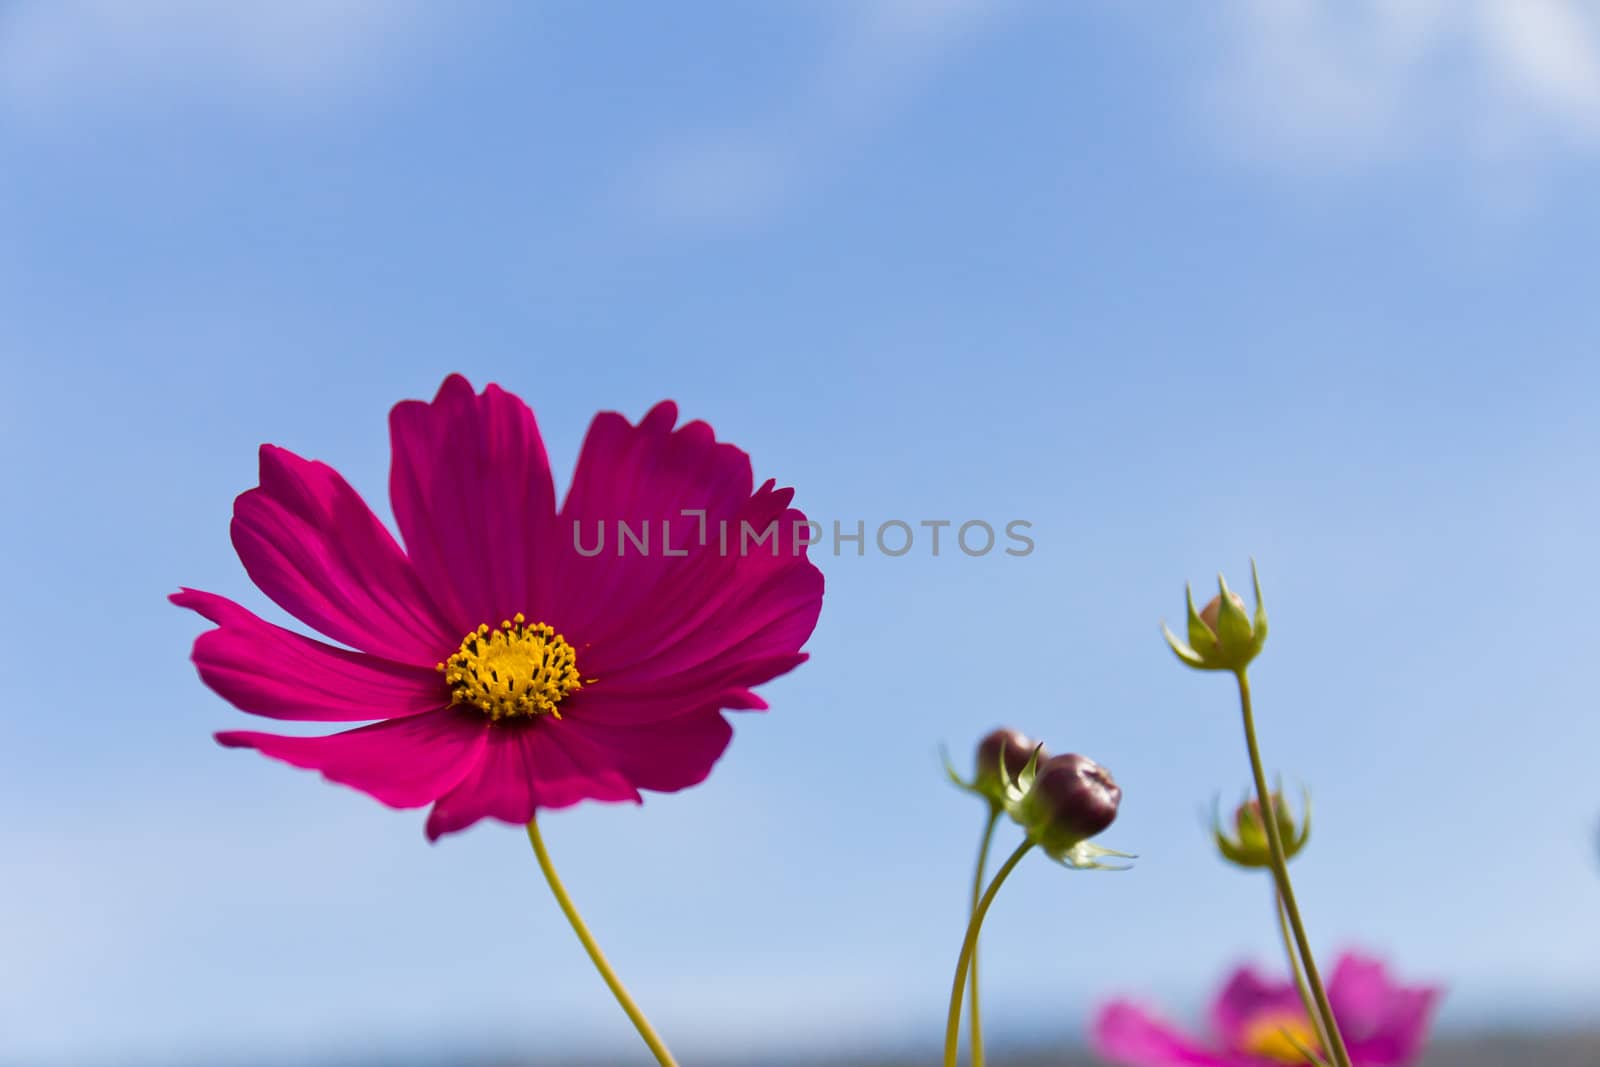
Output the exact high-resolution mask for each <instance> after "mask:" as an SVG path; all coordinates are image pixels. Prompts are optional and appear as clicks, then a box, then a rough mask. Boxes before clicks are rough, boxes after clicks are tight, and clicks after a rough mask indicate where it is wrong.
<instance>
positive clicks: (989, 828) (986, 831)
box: [967, 803, 1000, 1067]
mask: <svg viewBox="0 0 1600 1067" xmlns="http://www.w3.org/2000/svg"><path fill="white" fill-rule="evenodd" d="M999 821H1000V806H999V805H998V804H993V803H991V804H990V805H989V821H988V822H987V823H985V824H984V827H983V840H982V842H981V843H979V845H978V867H977V870H976V871H975V872H973V875H972V911H973V912H976V911H977V910H978V901H979V900H981V899H982V898H983V873H984V868H985V867H987V866H988V865H989V845H990V843H991V842H992V841H993V840H994V828H995V824H996V823H998V822H999ZM968 971H969V978H970V981H969V982H968V988H967V998H968V1001H969V1004H968V1012H969V1014H968V1019H969V1022H968V1029H967V1040H968V1042H969V1043H970V1045H971V1049H972V1051H971V1053H970V1055H969V1056H968V1060H969V1062H970V1063H971V1064H972V1067H983V1021H982V1019H981V1018H980V1015H981V1013H980V1012H979V1010H978V942H977V939H976V938H974V939H973V942H972V960H971V962H970V963H969V964H968Z"/></svg>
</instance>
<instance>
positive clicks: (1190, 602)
mask: <svg viewBox="0 0 1600 1067" xmlns="http://www.w3.org/2000/svg"><path fill="white" fill-rule="evenodd" d="M1183 601H1184V607H1185V608H1186V609H1187V611H1188V613H1189V647H1190V649H1192V650H1194V651H1195V652H1197V653H1200V654H1202V655H1204V654H1205V653H1208V652H1211V651H1214V650H1215V649H1216V647H1217V635H1216V634H1215V633H1213V632H1212V629H1211V627H1209V626H1207V625H1206V620H1204V619H1202V618H1201V617H1200V613H1199V612H1198V611H1196V610H1195V609H1194V590H1193V589H1192V588H1190V587H1189V586H1188V585H1185V586H1184V587H1183Z"/></svg>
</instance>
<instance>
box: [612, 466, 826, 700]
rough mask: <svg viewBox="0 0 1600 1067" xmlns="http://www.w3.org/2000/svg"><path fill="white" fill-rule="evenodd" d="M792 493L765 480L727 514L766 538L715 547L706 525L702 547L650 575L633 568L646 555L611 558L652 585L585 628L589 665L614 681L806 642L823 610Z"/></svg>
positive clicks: (734, 537) (635, 579)
mask: <svg viewBox="0 0 1600 1067" xmlns="http://www.w3.org/2000/svg"><path fill="white" fill-rule="evenodd" d="M791 495H792V493H791V492H790V491H788V490H776V489H774V488H773V487H772V483H771V482H768V483H767V484H766V485H764V486H763V487H762V488H761V489H760V490H759V491H758V492H757V493H756V495H755V496H753V497H751V498H750V499H749V500H748V501H746V502H745V503H744V504H743V505H742V506H741V507H740V508H739V510H738V511H737V512H736V513H735V515H734V516H733V518H732V520H730V521H731V522H732V523H733V527H732V528H733V529H734V530H736V531H742V530H743V529H744V528H745V525H746V524H748V525H749V527H750V528H752V529H755V530H758V531H762V532H766V531H768V530H770V531H771V532H772V541H771V542H769V544H770V545H771V546H772V547H768V546H767V545H761V546H757V545H755V544H753V543H749V544H745V545H741V544H740V541H739V534H738V533H737V532H736V533H732V534H730V538H729V543H728V545H727V547H726V551H724V548H723V545H722V544H721V539H720V536H719V535H716V534H713V535H711V537H710V544H708V545H707V546H706V547H705V549H703V550H700V551H699V552H697V553H696V554H694V555H691V556H690V557H689V558H687V559H682V560H668V561H667V562H668V563H669V564H672V565H671V566H669V567H667V568H665V569H664V570H663V571H662V573H661V574H659V575H652V574H650V573H647V572H646V571H644V570H643V569H642V566H641V565H642V564H644V563H647V562H652V561H647V560H634V559H631V558H624V559H620V560H616V561H614V566H615V567H619V568H632V571H631V576H630V578H629V582H630V583H631V584H633V585H634V586H635V587H637V588H649V589H651V593H650V596H649V597H648V598H646V599H644V600H642V601H640V602H639V604H638V605H637V606H636V608H635V609H634V610H632V611H624V610H623V609H622V608H621V607H620V606H619V607H618V609H617V611H616V613H615V614H614V615H612V616H611V617H610V619H609V620H608V621H609V626H608V627H607V628H605V629H604V630H601V631H597V632H595V633H592V634H590V635H589V636H590V638H591V639H592V641H593V643H594V645H595V648H596V655H595V656H593V657H591V660H590V663H591V664H592V668H593V670H594V672H595V673H596V674H598V675H600V676H602V677H608V678H610V679H612V680H613V681H619V682H620V681H631V680H636V679H660V678H665V677H668V676H671V675H675V674H679V673H681V672H683V671H686V670H692V669H695V668H697V667H700V666H704V665H708V664H714V665H715V666H716V667H717V669H726V668H727V667H728V666H729V664H730V662H731V661H736V660H741V659H756V658H764V657H768V656H774V655H779V654H786V653H793V652H795V651H797V650H798V649H799V648H800V647H801V646H802V645H803V644H805V642H806V640H807V639H809V638H810V636H811V631H812V630H813V629H814V628H815V627H816V622H817V616H818V614H819V613H820V612H821V610H822V593H823V579H822V572H821V571H819V570H817V568H816V566H815V565H814V564H812V563H811V561H810V560H809V559H808V558H807V557H806V554H805V545H804V542H803V539H802V538H801V537H799V536H798V532H799V531H802V530H803V529H804V523H805V516H804V515H803V514H802V513H801V512H799V511H796V510H794V509H791V508H788V507H787V505H788V501H789V498H790V497H791ZM772 548H776V552H774V551H773V550H772ZM651 582H654V583H655V584H654V586H653V587H652V586H651V585H650V583H651Z"/></svg>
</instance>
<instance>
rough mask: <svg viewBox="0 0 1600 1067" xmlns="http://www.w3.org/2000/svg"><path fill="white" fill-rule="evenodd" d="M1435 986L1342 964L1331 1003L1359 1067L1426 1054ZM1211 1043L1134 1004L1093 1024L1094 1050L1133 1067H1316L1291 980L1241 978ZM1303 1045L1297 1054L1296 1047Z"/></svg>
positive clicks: (1390, 1065)
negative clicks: (1308, 1054)
mask: <svg viewBox="0 0 1600 1067" xmlns="http://www.w3.org/2000/svg"><path fill="white" fill-rule="evenodd" d="M1440 995H1441V990H1440V989H1439V988H1438V987H1436V986H1401V985H1398V984H1396V983H1395V982H1393V981H1391V980H1390V978H1389V975H1388V972H1387V971H1386V970H1385V968H1384V966H1383V964H1382V963H1381V962H1379V961H1378V960H1375V959H1371V958H1369V957H1365V956H1360V955H1356V954H1354V953H1347V954H1346V955H1344V956H1341V957H1340V958H1339V962H1338V963H1337V964H1336V965H1335V967H1334V971H1333V978H1332V981H1330V982H1329V984H1328V999H1329V1000H1330V1001H1331V1002H1332V1004H1333V1014H1334V1016H1335V1017H1336V1018H1337V1019H1338V1020H1339V1030H1340V1033H1342V1034H1343V1035H1344V1039H1345V1044H1346V1046H1347V1047H1348V1049H1349V1052H1350V1058H1351V1060H1352V1062H1354V1063H1355V1065H1356V1067H1404V1065H1406V1064H1409V1063H1411V1062H1412V1061H1414V1060H1415V1059H1416V1058H1417V1057H1418V1056H1419V1055H1421V1053H1422V1049H1423V1045H1424V1044H1425V1043H1426V1041H1427V1035H1428V1025H1429V1022H1430V1021H1431V1019H1432V1015H1433V1008H1434V1005H1435V1003H1437V1001H1438V999H1439V997H1440ZM1211 1029H1212V1031H1213V1033H1212V1037H1211V1039H1210V1040H1202V1039H1198V1038H1193V1037H1190V1036H1189V1035H1187V1034H1184V1033H1182V1032H1181V1031H1179V1030H1177V1029H1176V1028H1174V1027H1171V1026H1168V1025H1167V1024H1165V1023H1163V1022H1161V1021H1160V1020H1159V1019H1158V1018H1157V1017H1155V1016H1154V1015H1152V1014H1150V1013H1148V1012H1146V1011H1144V1010H1143V1009H1142V1008H1140V1007H1138V1006H1137V1005H1135V1004H1133V1003H1130V1002H1128V1001H1122V1000H1119V1001H1113V1002H1112V1003H1110V1004H1107V1005H1106V1006H1105V1007H1104V1008H1102V1009H1101V1011H1100V1013H1099V1015H1098V1016H1097V1017H1096V1019H1095V1021H1094V1027H1093V1031H1092V1034H1091V1039H1092V1041H1093V1044H1094V1048H1095V1051H1096V1052H1098V1053H1099V1054H1100V1055H1101V1056H1102V1057H1104V1058H1105V1059H1107V1060H1109V1061H1111V1062H1112V1063H1119V1064H1127V1065H1129V1067H1178V1065H1199V1067H1274V1065H1277V1064H1305V1063H1307V1062H1309V1061H1308V1060H1307V1059H1306V1057H1305V1055H1304V1053H1303V1052H1302V1051H1301V1049H1311V1050H1313V1051H1316V1046H1317V1039H1316V1029H1315V1028H1314V1027H1313V1026H1312V1025H1311V1022H1310V1020H1309V1019H1307V1017H1306V1013H1305V1009H1304V1008H1303V1007H1302V1006H1301V1002H1300V994H1299V993H1298V992H1297V991H1296V989H1295V986H1294V983H1293V982H1292V981H1287V980H1286V981H1281V982H1273V981H1267V980H1265V979H1263V978H1261V977H1260V976H1259V975H1257V973H1256V972H1255V971H1253V970H1251V969H1250V968H1242V969H1240V970H1238V971H1236V972H1235V973H1234V975H1233V977H1232V978H1230V979H1229V980H1228V982H1227V984H1226V985H1224V986H1223V988H1222V990H1221V992H1220V993H1219V994H1218V996H1217V998H1216V1000H1215V1001H1214V1002H1213V1003H1212V1007H1211ZM1297 1046H1298V1047H1297Z"/></svg>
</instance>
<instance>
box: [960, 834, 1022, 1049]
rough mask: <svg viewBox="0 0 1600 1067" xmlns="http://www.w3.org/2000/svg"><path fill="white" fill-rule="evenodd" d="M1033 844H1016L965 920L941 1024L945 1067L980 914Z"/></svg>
mask: <svg viewBox="0 0 1600 1067" xmlns="http://www.w3.org/2000/svg"><path fill="white" fill-rule="evenodd" d="M1032 847H1033V841H1032V840H1028V841H1024V842H1023V843H1022V844H1020V845H1018V846H1017V850H1016V851H1015V852H1013V853H1012V854H1011V858H1009V859H1008V860H1006V861H1005V863H1003V864H1001V866H1000V870H999V871H997V872H996V873H995V876H994V881H992V882H990V883H989V888H988V889H987V890H986V891H985V892H984V894H983V898H982V899H981V900H979V901H978V906H977V907H976V908H974V909H973V912H972V918H971V920H969V921H968V923H967V936H966V939H965V940H964V941H962V942H961V955H960V957H959V958H957V960H956V980H955V983H954V984H953V985H951V987H950V1014H949V1016H948V1017H947V1018H946V1019H945V1025H944V1067H956V1045H957V1043H958V1042H959V1041H960V1039H961V992H962V990H964V989H965V988H966V985H967V965H968V964H969V963H971V962H972V950H973V947H974V946H976V945H977V943H978V931H979V930H980V929H982V928H983V917H984V916H985V915H987V914H988V913H989V905H990V904H993V903H994V898H995V894H996V893H998V892H1000V887H1001V886H1002V885H1004V884H1005V881H1006V878H1007V877H1008V876H1009V875H1010V874H1011V872H1012V871H1013V870H1014V869H1016V866H1017V864H1019V863H1021V862H1022V857H1023V856H1026V855H1027V854H1028V850H1029V849H1031V848H1032Z"/></svg>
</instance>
